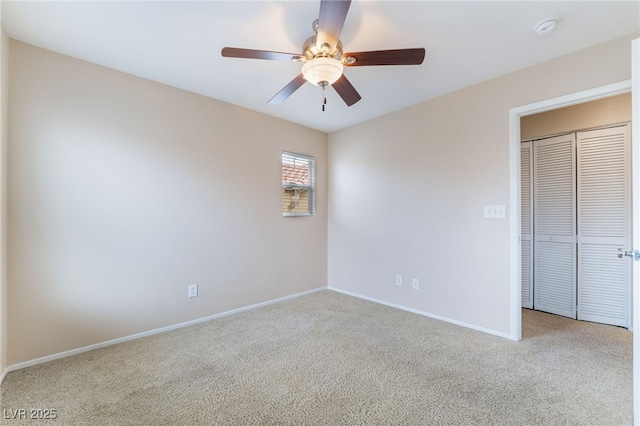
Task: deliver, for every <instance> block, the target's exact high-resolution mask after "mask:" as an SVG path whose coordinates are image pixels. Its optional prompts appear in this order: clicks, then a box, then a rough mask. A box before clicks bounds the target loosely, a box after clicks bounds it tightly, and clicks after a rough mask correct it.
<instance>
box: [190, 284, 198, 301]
mask: <svg viewBox="0 0 640 426" xmlns="http://www.w3.org/2000/svg"><path fill="white" fill-rule="evenodd" d="M189 297H190V298H191V297H198V284H191V285H190V286H189Z"/></svg>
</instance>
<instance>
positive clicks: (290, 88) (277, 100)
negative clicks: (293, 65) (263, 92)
mask: <svg viewBox="0 0 640 426" xmlns="http://www.w3.org/2000/svg"><path fill="white" fill-rule="evenodd" d="M306 81H307V80H305V79H304V77H303V76H302V73H300V74H298V75H297V76H296V78H294V79H293V80H291V81H290V82H289V84H287V85H286V86H284V87H283V88H282V90H280V91H279V92H278V93H276V94H275V96H274V97H273V98H271V99H269V102H267V103H269V104H271V105H277V104H281V103H283V102H284V101H285V100H286V99H287V98H288V97H289V96H291V95H292V94H293V92H295V91H296V90H298V89H299V88H300V86H302V85H303V84H304V83H305V82H306Z"/></svg>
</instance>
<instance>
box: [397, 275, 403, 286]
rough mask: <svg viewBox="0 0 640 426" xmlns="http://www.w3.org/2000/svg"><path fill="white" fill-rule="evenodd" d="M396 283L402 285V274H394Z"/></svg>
mask: <svg viewBox="0 0 640 426" xmlns="http://www.w3.org/2000/svg"><path fill="white" fill-rule="evenodd" d="M396 285H402V275H396Z"/></svg>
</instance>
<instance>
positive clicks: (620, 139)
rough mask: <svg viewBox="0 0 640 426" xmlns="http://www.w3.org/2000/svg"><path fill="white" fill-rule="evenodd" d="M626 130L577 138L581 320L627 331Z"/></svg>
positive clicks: (585, 134) (595, 133)
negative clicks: (622, 254)
mask: <svg viewBox="0 0 640 426" xmlns="http://www.w3.org/2000/svg"><path fill="white" fill-rule="evenodd" d="M628 135H629V132H628V126H626V125H625V126H618V127H613V128H609V129H600V130H591V131H585V132H578V135H577V145H578V146H577V152H578V319H582V320H587V321H595V322H600V323H605V324H612V325H618V326H624V327H628V326H629V324H628V306H629V291H630V287H629V286H630V262H628V261H626V260H625V259H618V257H617V256H616V250H617V249H618V247H622V248H625V249H627V248H628V247H629V245H628V241H629V240H628V238H629V233H630V223H629V218H630V202H631V200H630V188H629V187H630V183H629V181H630V176H629V173H630V168H629V148H630V147H629V136H628Z"/></svg>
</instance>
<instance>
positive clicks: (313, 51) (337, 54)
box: [302, 35, 342, 61]
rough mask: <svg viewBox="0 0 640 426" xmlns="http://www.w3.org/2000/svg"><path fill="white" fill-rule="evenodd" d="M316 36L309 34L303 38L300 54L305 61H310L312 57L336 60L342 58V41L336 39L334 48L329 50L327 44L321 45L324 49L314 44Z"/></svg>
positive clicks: (329, 47)
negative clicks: (305, 38) (309, 35)
mask: <svg viewBox="0 0 640 426" xmlns="http://www.w3.org/2000/svg"><path fill="white" fill-rule="evenodd" d="M317 38H318V36H317V35H314V36H311V37H309V38H308V39H307V40H305V42H304V44H303V45H302V55H303V56H304V58H305V59H306V60H307V61H310V60H311V59H314V58H333V59H337V60H340V58H342V42H341V41H340V40H338V43H337V44H336V47H335V49H333V51H331V46H329V45H327V44H325V45H323V46H322V47H326V49H324V48H319V47H318V46H317V45H316V40H317Z"/></svg>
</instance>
